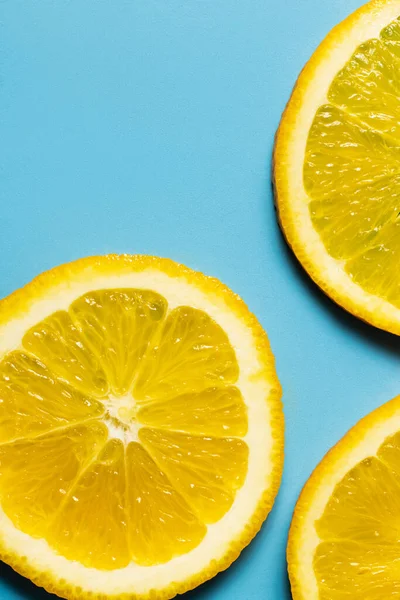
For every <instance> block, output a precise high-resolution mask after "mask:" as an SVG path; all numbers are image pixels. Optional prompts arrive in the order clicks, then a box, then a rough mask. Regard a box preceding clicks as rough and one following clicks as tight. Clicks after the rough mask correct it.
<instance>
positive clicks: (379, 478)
mask: <svg viewBox="0 0 400 600" xmlns="http://www.w3.org/2000/svg"><path fill="white" fill-rule="evenodd" d="M399 423H400V396H399V397H397V398H395V399H394V400H392V401H391V402H388V403H387V404H385V405H384V406H382V407H380V408H378V409H377V410H375V411H374V412H372V413H371V414H369V415H368V416H367V417H365V418H364V419H362V420H361V421H360V422H359V423H357V425H356V426H355V427H353V429H351V430H350V431H349V432H348V433H347V434H346V435H345V436H344V438H343V439H342V440H341V441H340V442H339V443H338V444H337V445H336V446H335V447H334V448H333V449H332V450H331V451H330V452H328V454H327V455H326V456H325V458H324V459H323V460H322V462H321V463H320V464H319V465H318V467H317V468H316V469H315V471H314V473H313V474H312V476H311V477H310V479H309V480H308V482H307V483H306V485H305V487H304V490H303V492H302V494H301V496H300V498H299V500H298V503H297V506H296V510H295V513H294V517H293V521H292V525H291V529H290V536H289V545H288V562H289V573H290V580H291V584H292V594H293V600H392V598H393V599H395V598H398V597H399V594H400V577H399V539H400V518H399V504H400V478H399V476H400V426H399Z"/></svg>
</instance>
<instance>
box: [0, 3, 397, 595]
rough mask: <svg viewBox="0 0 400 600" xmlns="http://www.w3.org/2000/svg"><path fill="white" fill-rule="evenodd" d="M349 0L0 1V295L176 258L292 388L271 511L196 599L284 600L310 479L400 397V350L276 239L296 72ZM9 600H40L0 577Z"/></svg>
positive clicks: (0, 568) (14, 578) (6, 572)
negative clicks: (227, 294) (206, 279)
mask: <svg viewBox="0 0 400 600" xmlns="http://www.w3.org/2000/svg"><path fill="white" fill-rule="evenodd" d="M360 3H361V2H360V0H325V1H324V2H321V0H301V1H299V0H279V1H278V2H277V1H275V0H90V1H89V0H69V1H66V0H57V1H56V2H55V1H54V0H29V1H28V0H25V1H22V0H3V1H2V2H1V20H2V30H1V39H2V41H1V42H0V80H1V84H0V85H1V100H0V119H1V123H0V133H1V149H0V154H1V157H0V164H1V192H0V193H1V198H0V206H1V213H0V214H1V220H0V234H1V235H0V251H1V280H0V295H1V296H5V295H7V294H9V293H10V292H12V291H13V290H14V289H15V288H17V287H19V286H21V285H23V284H24V283H26V282H27V281H29V280H30V279H31V278H32V277H33V276H35V275H36V274H38V273H39V272H41V271H43V270H45V269H48V268H50V267H52V266H54V265H57V264H59V263H63V262H65V261H70V260H73V259H76V258H78V257H81V256H85V255H90V254H96V253H107V252H129V253H148V254H156V255H161V256H168V257H171V258H173V259H175V260H177V261H180V262H183V263H186V264H187V265H188V266H191V267H193V268H195V269H200V270H201V271H204V272H205V273H207V274H210V275H214V276H216V277H219V278H220V279H222V281H224V282H225V283H226V284H228V285H229V286H230V287H231V288H232V289H233V290H235V291H236V292H238V293H239V294H240V295H241V296H242V297H243V298H244V299H245V300H246V302H247V303H248V305H249V306H250V308H251V309H252V311H254V312H255V313H256V315H258V317H259V319H260V321H261V323H262V324H263V325H264V327H265V328H266V330H267V332H268V334H269V337H270V340H271V343H272V347H273V350H274V353H275V355H276V359H277V369H278V373H279V377H280V380H281V382H282V385H283V388H284V404H285V413H286V465H285V473H284V478H283V483H282V487H281V491H280V493H279V496H278V498H277V502H276V504H275V508H274V510H273V512H272V513H271V515H270V517H269V519H268V521H267V523H266V524H265V526H264V527H263V529H262V531H261V533H260V534H259V535H258V537H257V538H256V539H255V540H254V542H253V543H252V544H251V546H250V547H249V548H248V549H247V550H245V551H244V552H243V554H242V556H241V558H240V559H239V560H238V561H237V562H236V563H235V564H234V565H233V566H232V567H231V569H230V570H229V571H228V572H226V573H224V574H221V575H220V576H218V577H217V578H215V579H214V580H213V581H212V582H210V583H207V584H205V585H203V586H202V587H200V588H199V589H198V590H196V591H194V592H192V593H189V594H187V596H185V598H188V600H189V599H190V600H206V599H207V600H222V599H224V600H225V599H234V600H260V599H261V600H262V599H265V600H289V598H290V592H289V586H288V582H287V577H286V565H285V544H286V538H287V531H288V527H289V523H290V518H291V514H292V511H293V507H294V504H295V502H296V498H297V496H298V494H299V492H300V489H301V487H302V485H303V484H304V482H305V481H306V479H307V477H308V476H309V474H310V472H311V470H312V469H313V467H314V466H315V465H316V463H317V462H318V461H319V460H320V459H321V458H322V456H323V455H324V453H325V452H326V450H327V449H328V448H329V447H330V446H332V445H333V444H334V443H335V442H336V441H337V440H338V439H339V438H340V437H341V436H342V435H343V434H344V433H345V432H346V431H347V429H348V428H349V427H350V426H351V425H352V424H354V423H355V422H356V421H357V420H358V419H359V418H360V417H361V416H362V415H364V414H366V413H367V412H369V411H370V410H371V409H373V408H374V407H376V406H378V405H380V404H382V403H383V402H385V401H386V400H389V399H390V398H391V397H392V396H394V395H396V394H397V393H398V392H399V391H400V382H399V368H398V367H399V348H398V343H397V340H396V338H394V337H392V336H390V335H388V334H385V333H383V332H379V331H377V330H373V329H372V328H370V327H369V326H367V325H364V324H362V323H360V322H358V321H356V320H355V319H354V318H352V317H350V316H348V315H347V314H345V313H344V312H343V311H342V310H341V309H339V308H337V307H336V306H334V305H333V304H332V303H331V302H330V301H329V300H328V299H327V298H325V297H324V296H323V295H322V294H321V293H320V292H319V291H318V290H317V289H316V288H315V286H314V285H313V284H312V283H311V282H309V280H308V279H307V277H306V276H305V275H304V274H303V273H302V271H301V269H300V268H299V267H298V266H297V265H296V263H295V261H294V259H293V257H292V256H291V254H290V253H289V252H288V250H287V248H286V246H285V244H284V243H283V241H282V238H281V235H280V233H279V230H278V227H277V224H276V220H275V214H274V208H273V201H272V192H271V182H270V157H271V150H272V144H273V136H274V133H275V130H276V127H277V125H278V122H279V118H280V115H281V112H282V110H283V108H284V105H285V102H286V101H287V99H288V97H289V94H290V91H291V88H292V85H293V83H294V81H295V78H296V76H297V74H298V73H299V71H300V69H301V67H302V66H303V64H304V63H305V61H306V60H307V59H308V57H309V56H310V55H311V53H312V51H313V50H314V48H315V47H316V45H317V44H318V42H319V41H320V40H321V39H322V38H323V37H324V35H325V34H326V33H327V32H328V31H329V30H330V29H331V27H332V26H333V25H335V24H336V23H337V22H338V21H340V20H341V19H342V18H344V17H345V16H346V14H347V13H349V12H350V11H351V10H353V9H355V8H356V7H358V6H359V5H360ZM0 578H1V580H0V598H1V599H2V600H16V599H23V600H50V596H49V595H48V594H46V593H45V592H43V591H42V590H38V589H37V588H35V586H33V585H32V584H31V583H30V582H28V581H26V580H24V579H23V578H21V577H19V576H18V575H16V574H14V573H13V572H12V571H11V569H9V568H8V567H6V566H5V565H3V564H1V565H0Z"/></svg>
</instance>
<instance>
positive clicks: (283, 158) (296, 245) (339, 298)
mask: <svg viewBox="0 0 400 600" xmlns="http://www.w3.org/2000/svg"><path fill="white" fill-rule="evenodd" d="M390 4H392V5H395V6H398V7H399V11H400V0H372V1H371V2H368V3H367V4H365V5H364V6H362V7H361V8H359V9H358V10H356V11H355V12H354V13H353V14H351V15H350V16H349V17H347V19H345V20H344V21H342V22H341V23H339V25H337V26H336V27H334V28H333V29H332V30H331V31H330V33H329V34H328V35H327V36H326V38H325V39H324V40H323V42H322V43H321V44H320V46H319V47H318V48H317V50H316V51H315V52H314V54H313V55H312V57H311V59H310V60H309V61H308V62H307V64H306V65H305V67H304V68H303V70H302V71H301V73H300V75H299V77H298V79H297V82H296V84H295V86H294V89H293V92H292V95H291V97H290V99H289V102H288V104H287V106H286V108H285V110H284V113H283V115H282V119H281V122H280V125H279V128H278V131H277V132H276V136H275V145H274V152H273V167H272V169H273V184H274V189H275V203H276V207H277V211H278V220H279V224H280V227H281V230H282V232H283V235H284V237H285V239H286V241H287V243H288V245H289V246H290V248H291V249H292V251H293V252H294V254H295V256H296V258H297V260H298V261H299V263H300V264H301V265H302V267H303V268H304V270H305V271H306V272H307V273H308V275H309V276H310V277H311V279H312V280H313V281H314V282H315V283H316V284H317V285H318V287H319V288H320V289H321V290H322V291H323V292H324V293H325V294H326V295H327V296H329V297H330V298H331V299H332V300H333V301H334V302H336V304H338V305H339V306H341V307H342V308H344V309H345V310H346V311H347V312H349V313H350V314H352V315H354V316H355V317H357V318H359V319H361V320H362V321H365V322H366V323H369V324H370V325H373V326H375V327H377V328H379V329H383V330H386V331H389V332H391V333H394V334H396V335H400V323H395V322H393V321H391V320H390V319H387V318H384V317H383V316H382V315H379V316H378V315H377V313H376V311H374V310H370V309H369V308H368V307H366V306H363V305H361V304H356V303H354V302H352V301H351V300H350V299H349V298H348V297H347V296H346V295H345V294H342V293H340V292H339V291H338V290H337V289H336V288H335V287H333V286H332V285H331V283H330V282H329V281H328V278H327V275H326V273H324V272H323V271H322V270H321V268H320V266H319V265H318V261H317V260H312V259H311V258H310V256H309V254H308V253H307V251H306V249H305V248H304V246H303V243H302V242H301V241H300V240H299V237H298V233H297V230H296V225H295V223H294V222H293V220H292V216H291V213H290V202H291V199H290V194H289V191H288V185H287V181H288V177H289V175H288V170H289V163H290V158H289V160H288V156H289V155H290V152H289V148H288V147H289V140H290V139H291V137H292V136H293V135H295V131H296V117H297V115H298V113H299V111H300V108H301V106H302V104H303V102H304V99H305V97H306V96H307V93H308V84H309V82H310V81H312V80H313V79H314V77H315V72H316V70H317V68H318V67H319V66H320V65H321V63H323V62H324V61H325V60H326V59H327V57H329V55H330V53H331V51H332V50H333V49H334V48H335V47H336V46H337V45H338V44H340V42H341V40H343V39H344V38H345V37H346V36H347V35H349V34H350V33H351V32H352V31H353V30H354V29H355V28H357V25H358V23H359V21H360V19H361V18H365V17H368V18H369V19H371V20H373V19H374V18H375V16H376V15H377V14H379V12H380V11H381V9H382V8H385V7H387V6H388V5H390ZM399 14H400V12H399ZM349 58H350V56H349ZM385 302H386V301H385V300H382V303H385Z"/></svg>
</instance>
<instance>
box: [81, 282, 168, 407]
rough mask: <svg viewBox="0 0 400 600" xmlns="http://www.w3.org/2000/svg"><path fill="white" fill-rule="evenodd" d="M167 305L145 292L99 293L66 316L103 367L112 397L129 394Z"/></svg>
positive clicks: (150, 293)
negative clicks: (72, 322) (71, 319)
mask: <svg viewBox="0 0 400 600" xmlns="http://www.w3.org/2000/svg"><path fill="white" fill-rule="evenodd" d="M166 309H167V302H166V300H165V298H163V297H162V296H161V295H160V294H156V293H154V292H152V291H149V290H134V289H133V290H129V289H125V290H99V291H96V292H91V293H90V294H85V295H84V296H82V297H81V298H79V299H78V300H75V302H74V303H73V304H72V305H71V308H70V313H71V315H72V318H73V320H74V321H75V322H76V323H77V326H78V327H79V329H80V330H81V331H82V334H83V336H84V338H85V340H86V342H87V344H88V345H89V347H90V348H91V349H92V351H93V352H94V353H95V355H96V357H97V358H98V360H99V361H100V364H101V365H102V366H103V369H104V371H105V373H106V375H107V380H108V383H109V385H110V388H111V392H112V393H113V394H114V395H123V394H126V393H127V392H129V390H130V389H131V387H132V384H133V379H134V377H135V375H136V374H137V369H138V366H139V364H140V361H141V360H142V358H143V356H144V354H145V353H146V351H147V349H148V347H149V345H151V343H152V340H153V338H154V336H155V335H156V333H157V331H158V329H159V327H160V324H161V323H162V322H163V320H164V317H165V313H166Z"/></svg>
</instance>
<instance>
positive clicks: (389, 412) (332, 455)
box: [287, 396, 400, 600]
mask: <svg viewBox="0 0 400 600" xmlns="http://www.w3.org/2000/svg"><path fill="white" fill-rule="evenodd" d="M399 411H400V396H396V397H395V398H393V399H392V400H390V401H389V402H387V403H386V404H383V405H382V406H380V407H379V408H377V409H375V410H374V411H372V412H371V413H369V414H368V415H367V416H365V417H364V418H362V419H361V420H360V421H358V423H357V424H356V425H354V427H352V428H351V429H350V430H349V431H348V432H347V433H346V434H345V435H344V436H343V437H342V439H341V440H340V441H339V442H338V443H337V444H336V445H335V446H333V448H331V450H329V452H328V453H327V454H326V455H325V456H324V458H323V459H322V461H321V462H320V463H319V465H318V466H317V467H316V468H315V470H314V471H313V473H312V474H311V476H310V478H309V479H308V481H307V483H306V484H305V486H304V488H303V490H302V492H301V494H300V496H299V499H298V501H297V504H296V508H295V510H294V514H293V518H292V523H291V526H290V531H289V541H288V547H287V560H288V565H289V578H290V584H291V589H292V597H293V600H310V598H309V596H306V595H305V593H304V591H303V587H304V586H303V583H302V580H301V578H300V577H299V575H298V564H299V553H300V554H301V548H300V546H299V539H300V532H302V529H303V523H304V520H305V516H306V514H308V513H310V512H312V509H313V503H314V499H315V496H316V493H317V491H318V489H319V488H320V486H321V485H323V482H324V479H325V478H326V477H327V476H328V475H330V474H332V473H334V472H335V466H336V464H337V462H338V461H339V460H340V459H341V458H342V457H343V456H344V455H346V454H347V453H349V452H350V451H351V450H352V449H354V448H355V447H356V446H358V444H359V443H360V440H361V439H362V438H363V436H364V434H365V433H367V432H368V431H370V430H371V429H372V428H374V427H376V426H377V425H379V424H380V423H382V422H384V421H386V420H387V419H389V418H390V417H392V416H393V415H394V413H398V412H399ZM382 441H383V440H382ZM352 466H354V465H349V470H350V468H351V467H352ZM303 558H304V556H303ZM307 558H308V559H310V560H312V557H310V556H308V557H307Z"/></svg>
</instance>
